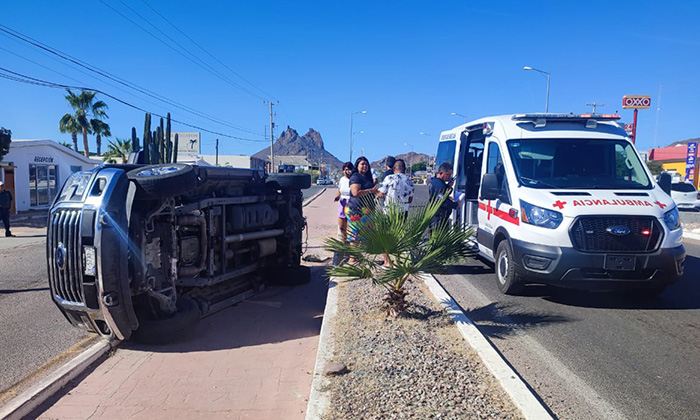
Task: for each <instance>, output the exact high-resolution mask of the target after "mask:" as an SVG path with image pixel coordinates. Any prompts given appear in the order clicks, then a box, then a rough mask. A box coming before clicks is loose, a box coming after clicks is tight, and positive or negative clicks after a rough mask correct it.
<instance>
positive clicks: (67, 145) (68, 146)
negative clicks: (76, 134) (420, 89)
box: [58, 141, 77, 149]
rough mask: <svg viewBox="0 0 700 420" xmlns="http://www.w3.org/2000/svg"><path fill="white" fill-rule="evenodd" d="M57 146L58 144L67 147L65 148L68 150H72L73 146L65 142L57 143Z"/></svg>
mask: <svg viewBox="0 0 700 420" xmlns="http://www.w3.org/2000/svg"><path fill="white" fill-rule="evenodd" d="M76 143H77V142H76ZM58 144H60V145H61V146H63V147H67V148H69V149H72V148H73V145H72V144H70V143H68V142H67V141H59V142H58Z"/></svg>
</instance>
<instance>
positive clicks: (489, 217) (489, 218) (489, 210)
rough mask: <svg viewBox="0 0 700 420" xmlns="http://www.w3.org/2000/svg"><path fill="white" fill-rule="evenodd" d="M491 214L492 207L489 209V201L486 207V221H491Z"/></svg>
mask: <svg viewBox="0 0 700 420" xmlns="http://www.w3.org/2000/svg"><path fill="white" fill-rule="evenodd" d="M492 213H493V207H491V200H489V201H488V204H487V205H486V220H491V214H492Z"/></svg>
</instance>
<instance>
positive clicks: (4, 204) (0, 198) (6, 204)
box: [0, 181, 15, 237]
mask: <svg viewBox="0 0 700 420" xmlns="http://www.w3.org/2000/svg"><path fill="white" fill-rule="evenodd" d="M11 207H12V193H10V192H9V191H7V190H6V189H5V183H4V182H2V181H0V219H2V224H3V225H4V226H5V236H6V237H14V236H15V235H13V234H12V232H10V208H11Z"/></svg>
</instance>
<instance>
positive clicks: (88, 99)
mask: <svg viewBox="0 0 700 420" xmlns="http://www.w3.org/2000/svg"><path fill="white" fill-rule="evenodd" d="M66 91H67V92H68V95H66V96H65V98H66V100H67V101H68V103H69V104H70V106H71V107H72V108H73V111H75V114H74V115H72V117H73V119H75V121H76V122H77V123H78V125H79V126H80V131H81V132H82V133H83V146H84V147H85V151H84V153H85V156H86V157H90V146H89V145H88V134H90V133H91V130H92V128H91V126H90V119H91V117H94V118H97V119H100V120H102V119H104V118H108V117H107V113H106V109H107V108H108V106H107V104H106V103H104V102H102V101H95V95H97V93H96V92H92V91H83V92H81V93H80V95H76V94H74V93H73V92H72V91H71V90H70V89H66ZM66 115H69V114H66ZM64 118H65V115H64ZM76 143H77V141H76ZM76 149H77V148H76Z"/></svg>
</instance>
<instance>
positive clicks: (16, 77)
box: [0, 67, 265, 143]
mask: <svg viewBox="0 0 700 420" xmlns="http://www.w3.org/2000/svg"><path fill="white" fill-rule="evenodd" d="M0 71H4V72H5V73H6V74H2V73H0V77H1V78H4V79H8V80H12V81H16V82H20V83H26V84H30V85H35V86H42V87H49V88H56V89H76V90H83V91H93V92H97V93H100V94H102V95H104V96H107V97H108V98H111V99H114V100H115V101H117V102H119V103H121V104H123V105H126V106H128V107H130V108H133V109H136V110H138V111H141V112H148V113H149V114H152V115H155V116H156V117H161V118H166V116H165V115H162V114H158V113H157V112H151V111H148V110H146V109H144V108H141V107H139V106H137V105H134V104H131V103H129V102H127V101H125V100H123V99H119V98H118V97H116V96H114V95H111V94H109V93H107V92H105V91H103V90H100V89H95V88H91V87H86V86H72V85H65V84H62V83H55V82H50V81H47V80H42V79H38V78H35V77H31V76H27V75H25V74H22V73H17V72H14V71H12V70H9V69H6V68H4V67H0ZM7 73H9V74H7ZM170 120H171V121H172V122H175V123H178V124H182V125H184V126H187V127H190V128H194V129H196V130H200V131H204V132H207V133H211V134H216V135H219V136H222V137H227V138H231V139H235V140H240V141H249V142H256V143H262V142H265V140H255V139H247V138H243V137H238V136H233V135H230V134H225V133H221V132H218V131H213V130H209V129H207V128H204V127H200V126H196V125H193V124H189V123H186V122H184V121H180V120H176V119H173V118H170Z"/></svg>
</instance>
